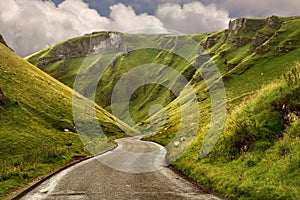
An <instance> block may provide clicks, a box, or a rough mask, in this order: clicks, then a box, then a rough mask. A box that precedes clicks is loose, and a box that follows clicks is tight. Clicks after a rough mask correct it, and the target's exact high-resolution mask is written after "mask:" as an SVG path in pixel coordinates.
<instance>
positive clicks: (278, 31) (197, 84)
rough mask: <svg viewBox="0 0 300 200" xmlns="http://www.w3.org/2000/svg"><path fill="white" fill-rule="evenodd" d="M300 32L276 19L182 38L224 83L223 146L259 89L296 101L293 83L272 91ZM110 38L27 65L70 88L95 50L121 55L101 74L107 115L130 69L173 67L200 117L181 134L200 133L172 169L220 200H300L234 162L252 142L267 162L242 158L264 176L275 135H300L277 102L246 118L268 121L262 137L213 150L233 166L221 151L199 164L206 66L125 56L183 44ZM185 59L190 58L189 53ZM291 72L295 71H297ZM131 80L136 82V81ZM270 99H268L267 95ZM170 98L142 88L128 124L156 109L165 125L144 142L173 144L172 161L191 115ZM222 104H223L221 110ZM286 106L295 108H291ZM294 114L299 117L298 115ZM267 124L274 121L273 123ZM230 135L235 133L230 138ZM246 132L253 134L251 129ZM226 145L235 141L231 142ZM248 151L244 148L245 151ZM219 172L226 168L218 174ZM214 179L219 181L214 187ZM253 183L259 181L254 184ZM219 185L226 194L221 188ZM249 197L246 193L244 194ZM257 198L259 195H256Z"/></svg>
mask: <svg viewBox="0 0 300 200" xmlns="http://www.w3.org/2000/svg"><path fill="white" fill-rule="evenodd" d="M299 28H300V17H289V18H280V17H276V16H272V17H269V18H267V19H244V18H243V19H237V20H234V21H232V22H231V23H230V25H229V29H228V30H224V31H219V32H215V33H209V34H195V35H190V36H186V37H187V38H192V39H193V40H195V41H197V42H198V44H199V46H200V45H202V46H203V47H204V48H205V49H206V50H207V52H208V53H209V54H210V56H211V60H213V61H214V62H215V64H216V67H217V68H218V69H219V71H220V73H221V75H222V80H223V81H224V85H225V89H226V95H227V102H226V103H227V113H226V114H227V115H229V117H228V119H227V121H226V123H225V126H226V129H225V131H223V132H222V135H221V138H222V137H225V136H224V135H227V132H229V130H230V134H232V135H235V134H236V133H235V132H234V130H235V129H236V127H230V124H232V123H233V121H234V120H236V119H239V116H240V115H239V116H236V117H234V116H235V114H234V113H237V112H238V110H240V109H244V108H245V109H246V108H247V109H248V107H249V108H251V109H252V107H254V106H255V104H254V103H253V104H250V103H249V105H248V103H247V105H245V106H244V107H243V108H240V107H239V105H240V104H243V103H244V102H248V101H249V102H250V101H251V100H252V99H253V98H254V96H253V95H254V94H256V92H257V91H259V90H261V88H264V87H265V85H267V84H270V83H272V84H273V85H277V86H278V85H281V86H278V87H282V88H284V90H287V93H278V90H277V89H274V90H272V92H274V94H278V98H282V99H285V98H288V99H289V98H290V97H289V92H290V93H293V92H294V93H295V94H297V93H296V92H298V89H295V88H297V87H298V85H299V82H297V83H294V86H293V87H294V89H292V88H291V89H290V88H288V87H286V84H285V83H282V82H283V81H282V82H280V83H274V81H275V80H277V79H280V77H282V75H283V74H285V73H286V72H287V71H289V70H290V69H291V67H294V65H292V63H294V62H295V61H297V60H298V59H299V55H300V39H299V38H300V31H299V30H300V29H299ZM111 34H112V33H94V34H91V35H85V36H83V37H78V38H74V39H71V40H68V41H65V42H63V43H60V44H58V45H56V46H54V47H50V48H48V49H45V50H42V51H41V52H38V53H36V54H34V55H32V56H30V57H29V58H27V59H28V61H30V62H31V63H33V64H35V65H37V66H39V68H41V69H42V70H44V71H46V72H48V73H49V74H50V75H52V76H54V77H55V78H57V79H59V80H61V81H62V82H64V83H66V84H68V85H69V86H71V87H72V86H73V83H74V80H75V77H76V75H77V73H78V70H79V68H80V67H82V65H86V66H84V67H85V68H86V69H89V70H90V71H91V72H94V73H95V74H96V72H97V65H96V64H95V63H97V62H99V61H101V56H102V55H101V53H102V52H101V50H103V51H107V50H108V49H109V48H111V47H116V48H119V49H123V53H122V54H121V55H118V56H117V58H115V59H113V62H112V64H111V65H110V67H109V68H108V69H107V70H106V71H105V72H104V73H103V76H102V79H101V80H100V81H99V84H98V85H97V86H98V87H97V93H96V102H97V103H99V104H100V105H101V106H103V107H104V108H105V109H107V110H108V111H111V107H110V106H111V101H110V99H111V95H112V91H113V89H114V88H115V85H116V82H118V80H120V79H121V78H122V77H123V76H124V75H125V74H126V73H127V72H128V71H130V70H131V69H133V68H134V67H137V66H139V65H142V64H146V63H159V64H165V65H168V66H171V67H172V68H174V69H176V70H178V71H179V72H180V73H181V74H182V75H183V76H184V77H185V78H186V79H187V80H188V81H189V83H190V85H191V86H193V88H194V92H195V94H196V95H197V100H198V102H197V103H198V104H199V108H200V110H201V112H200V115H201V116H200V117H201V118H200V122H199V124H196V125H195V124H193V122H192V119H185V120H186V121H185V123H186V124H188V125H190V127H188V128H187V129H186V130H185V131H186V132H187V133H189V132H191V130H190V129H189V128H191V129H192V128H193V127H194V126H197V125H198V126H197V128H199V129H198V132H197V134H196V135H195V137H194V139H195V140H194V143H193V144H192V145H191V146H190V147H189V149H188V150H187V152H186V153H185V154H183V155H182V156H181V157H180V158H179V159H178V160H177V161H176V162H175V164H174V165H175V167H176V168H177V169H180V171H182V172H183V173H185V174H188V175H189V176H191V177H192V178H194V179H196V180H198V181H199V182H201V183H204V184H206V185H208V186H210V187H211V188H212V189H217V190H219V191H220V192H222V193H223V194H224V195H227V196H231V197H233V198H238V197H239V196H241V197H242V198H251V196H254V197H256V198H259V195H262V197H266V198H284V197H292V196H293V195H299V192H298V191H299V185H298V184H299V183H298V182H294V181H292V180H291V179H290V178H287V179H285V182H286V184H290V185H291V189H290V190H288V188H286V187H285V186H284V184H285V183H282V182H279V181H277V183H275V182H274V183H273V182H270V183H269V184H268V182H266V181H264V180H263V178H264V177H266V178H267V177H269V178H271V176H273V175H271V174H268V172H266V171H260V172H261V174H255V173H252V172H253V171H251V170H250V171H247V170H245V171H243V169H244V167H245V164H244V163H243V162H244V161H241V160H239V159H240V158H243V156H239V153H237V152H239V151H240V149H239V148H242V147H244V146H243V145H244V144H243V141H244V140H246V141H247V140H249V141H252V142H253V143H254V144H253V145H252V147H253V148H254V149H256V150H257V149H259V148H260V147H259V146H260V145H261V149H263V150H264V152H267V151H270V154H267V153H264V152H259V151H256V150H255V151H250V152H249V153H248V152H245V159H246V160H247V159H250V158H251V156H253V155H255V156H254V157H253V158H254V160H255V159H257V158H258V157H261V160H264V161H265V162H261V164H260V165H259V167H260V168H253V170H254V171H255V170H258V171H259V170H260V169H264V168H267V167H266V166H268V163H270V162H272V159H273V157H272V156H274V152H275V151H276V150H274V151H273V148H277V147H276V145H279V144H280V143H281V138H280V137H278V135H277V134H279V133H280V134H279V136H280V135H285V134H286V135H289V131H291V132H292V133H297V132H299V126H298V125H297V124H298V122H293V123H291V124H287V123H286V121H285V117H286V116H285V114H284V113H280V112H279V111H278V112H279V113H278V112H277V110H276V109H278V108H279V107H280V106H283V105H281V104H280V103H279V104H278V107H276V106H275V107H274V105H273V104H274V102H276V101H277V99H276V98H275V99H274V98H273V97H274V96H271V97H270V99H269V100H266V101H265V100H263V99H260V98H262V97H260V98H258V97H257V98H258V99H256V100H255V102H256V103H258V104H262V105H261V106H262V107H259V105H258V107H257V108H255V111H251V112H252V113H251V112H250V114H249V115H251V116H252V115H253V116H252V117H251V120H254V121H259V120H262V119H270V121H268V120H266V121H267V122H266V121H263V122H260V121H259V123H260V124H261V126H262V127H259V128H260V129H257V130H256V131H258V130H259V131H258V132H255V136H253V135H250V136H249V135H246V136H245V138H246V139H245V138H243V137H242V138H241V140H237V141H236V144H237V146H234V144H235V143H234V142H235V141H232V140H233V139H228V140H229V141H227V142H228V143H229V144H228V145H229V146H226V145H224V144H223V143H222V142H221V143H220V142H219V143H220V144H219V143H218V144H217V146H216V149H220V148H221V147H224V148H228V149H229V150H231V151H234V152H235V153H234V152H229V154H231V153H232V155H233V156H232V155H231V156H229V157H230V159H232V161H228V160H226V159H229V158H227V156H228V155H225V153H226V152H227V151H224V150H223V149H222V152H224V154H219V155H216V153H215V152H213V153H212V154H211V155H210V156H214V155H215V157H217V158H219V159H220V160H218V161H216V162H213V161H212V160H210V158H211V157H208V158H207V159H204V160H200V159H198V153H199V149H200V146H201V144H202V142H203V140H204V138H205V135H206V133H207V131H208V130H209V127H210V120H211V117H212V105H211V101H212V99H211V96H210V94H209V92H210V91H209V87H210V85H206V83H205V82H204V81H203V77H201V70H203V68H204V69H205V67H206V64H207V63H204V64H203V65H202V68H200V70H198V71H196V70H195V68H194V67H193V66H192V65H191V63H190V62H187V61H185V60H184V59H182V58H180V57H179V56H177V55H174V54H173V53H170V52H168V51H162V50H161V49H159V48H156V49H155V48H154V49H153V48H146V49H139V50H135V51H130V50H131V49H130V47H132V46H136V45H137V43H138V41H140V40H143V42H144V43H145V44H146V45H145V46H147V44H149V43H151V40H154V41H156V42H158V43H159V44H160V47H162V48H163V47H168V46H169V47H174V49H175V50H176V49H182V48H183V47H182V46H180V45H179V44H178V43H177V42H178V41H181V40H183V37H180V36H176V35H156V36H153V35H148V36H145V35H128V34H120V33H114V34H113V35H114V37H111ZM115 34H116V35H118V36H116V35H115ZM116 37H117V38H118V37H120V38H125V41H126V42H127V43H125V44H124V43H122V42H121V41H122V39H120V40H117V41H114V42H111V41H112V39H115V38H116ZM177 39H178V40H177ZM107 40H108V41H110V42H108V43H107V42H105V43H101V41H102V42H103V41H107ZM97 42H98V44H99V43H100V44H101V45H100V47H101V48H102V49H101V48H100V50H99V52H98V51H95V49H97V48H94V47H98V46H97V45H95V44H97ZM104 44H105V45H104ZM113 44H114V45H115V46H114V45H113ZM137 46H138V45H137ZM91 47H92V48H91ZM199 48H200V47H199ZM186 51H187V52H188V51H189V50H186ZM90 53H92V54H93V56H91V57H89V59H88V61H86V57H85V56H86V55H87V54H90ZM202 56H203V55H199V56H198V58H197V59H199V60H201V58H202ZM83 63H84V64H83ZM296 65H297V66H298V64H296ZM296 70H299V68H298V67H297V68H296ZM141 74H142V73H141ZM135 78H136V79H138V76H137V77H135ZM133 79H134V78H133ZM177 80H178V79H177V77H175V78H174V82H176V81H177ZM173 86H174V85H173ZM270 87H271V86H270ZM145 88H146V89H145ZM80 89H82V88H80ZM264 91H266V90H264ZM272 92H270V93H269V94H272ZM281 92H282V91H281ZM83 94H84V95H85V96H87V97H89V98H91V97H92V95H91V94H90V93H83ZM175 96H176V95H174V94H173V93H172V92H170V90H168V89H167V88H165V87H162V86H159V85H157V84H148V85H147V86H146V87H145V86H143V87H140V88H138V89H137V90H136V91H135V93H134V95H132V98H131V102H130V105H129V106H130V111H131V115H132V118H133V119H134V121H135V122H136V123H139V124H150V120H151V119H149V118H148V117H149V115H148V113H149V111H151V109H150V108H151V106H153V105H155V104H162V105H163V106H164V107H165V109H164V110H165V113H164V114H165V115H166V116H167V117H166V119H167V121H166V122H162V121H161V120H160V119H161V118H160V117H158V120H157V121H154V123H152V125H155V124H161V123H163V125H164V128H162V129H157V130H151V129H149V131H153V132H155V133H158V134H156V135H155V136H154V137H152V138H150V139H151V140H154V141H157V142H159V143H161V144H164V145H168V144H171V145H169V146H168V147H169V149H170V153H171V156H172V154H173V153H174V155H176V153H178V151H179V150H180V149H181V148H177V147H176V146H175V145H172V142H174V141H175V140H178V139H180V137H179V138H178V135H177V136H176V133H177V131H178V129H179V128H180V125H181V124H180V118H181V114H182V111H181V108H187V109H189V106H190V104H189V103H190V101H187V102H184V104H182V105H179V100H178V99H175V98H176V97H175ZM189 96H190V94H182V95H181V98H182V99H189ZM259 99H260V100H259ZM293 101H296V102H297V101H298V102H299V96H297V95H296V96H294V97H293ZM220 102H221V101H220ZM221 103H222V104H223V103H224V102H221ZM289 103H291V102H289ZM292 104H293V105H294V103H293V102H292ZM295 105H296V104H295ZM264 106H265V107H264ZM272 106H273V107H272ZM296 108H297V109H298V107H296ZM268 109H269V110H268ZM297 109H296V111H297V112H295V113H296V116H299V113H298V110H297ZM260 110H263V111H264V110H266V111H265V112H264V113H260ZM189 111H190V112H191V113H192V112H193V110H189ZM241 112H242V111H241ZM257 112H258V113H259V116H256V113H257ZM246 114H247V113H245V112H242V114H241V115H242V116H243V118H241V120H242V122H240V123H241V124H243V120H245V121H246V122H247V123H248V121H247V120H248V119H247V116H245V115H246ZM191 117H192V115H191ZM273 118H274V120H275V121H273ZM162 119H165V118H162ZM251 120H250V121H251ZM152 122H153V121H152ZM269 123H270V124H269ZM273 123H274V124H273ZM238 125H239V123H237V124H236V126H238ZM273 126H274V127H273ZM245 127H248V125H247V124H246V125H245ZM245 127H242V128H241V129H242V130H237V131H238V132H239V133H240V132H242V133H244V132H245V131H247V130H244V129H247V128H245ZM231 128H232V129H233V130H231ZM249 128H250V129H251V126H250V127H249ZM260 130H263V131H265V132H264V134H265V135H266V136H265V137H266V138H264V137H263V138H260V137H259V136H258V135H259V133H260ZM274 131H275V132H274ZM273 132H274V133H276V134H274V133H273ZM228 134H229V133H228ZM175 137H176V138H175ZM248 137H249V138H248ZM228 138H230V136H228ZM231 138H236V136H234V137H231ZM251 138H255V139H251ZM286 138H287V139H286ZM286 138H285V137H283V140H284V142H288V141H289V139H288V138H289V136H287V137H286ZM283 140H282V141H283ZM184 144H185V142H182V143H180V145H179V147H181V146H184ZM230 145H233V146H230ZM239 145H242V146H239ZM256 145H257V147H256ZM264 145H265V146H264ZM297 145H298V143H295V146H293V147H292V150H291V151H290V152H291V153H290V154H291V157H292V158H291V159H293V162H295V163H296V165H297V162H298V161H297V160H296V159H295V157H297V156H298V154H299V151H298V150H297ZM298 146H299V145H298ZM244 148H246V147H244ZM247 148H249V146H248V145H247ZM227 153H228V152H227ZM248 156H249V157H248ZM256 156H257V157H256ZM276 156H277V155H276ZM274 159H275V158H274ZM276 159H278V160H281V161H280V162H282V163H284V162H285V160H284V159H283V158H282V157H280V155H279V156H277V157H276ZM249 162H252V161H249ZM227 163H229V164H227ZM235 163H237V164H238V165H239V166H238V167H234V164H235ZM282 163H281V164H282ZM206 164H207V165H206ZM281 164H278V165H277V166H275V167H274V171H273V172H274V173H275V171H278V174H279V175H282V174H284V173H285V172H284V171H282V170H281V169H280V166H281ZM223 165H224V167H223V168H222V166H223ZM257 166H258V165H257ZM214 170H216V171H214ZM236 171H238V172H240V171H241V173H240V174H238V176H235V175H236V174H237V173H236ZM225 172H226V173H228V176H226V173H225ZM273 172H271V173H273ZM291 174H294V175H296V174H297V171H295V170H294V171H293V170H291ZM219 175H220V177H219V179H218V176H219ZM240 175H241V176H242V177H244V178H241V180H242V181H240V182H242V186H239V181H237V182H236V185H235V182H234V181H235V179H233V181H231V182H230V183H228V182H227V181H226V179H230V178H228V177H233V178H236V177H238V179H240V178H239V177H240ZM279 175H278V176H276V177H275V176H274V179H275V180H279V179H280V178H279ZM212 177H213V178H212ZM256 178H257V180H255V179H256ZM230 180H231V179H230ZM212 181H213V182H212ZM243 181H244V182H243ZM247 181H249V182H250V183H251V184H254V185H250V186H251V187H250V189H249V188H247V187H248V185H247ZM223 182H224V186H222V183H223ZM245 185H246V186H245ZM264 185H265V186H266V187H265V188H264V187H263V186H264ZM244 186H245V187H244ZM268 187H269V188H268ZM273 187H277V189H274V188H273ZM270 188H273V189H270ZM283 188H284V189H286V191H285V192H283V190H284V189H283ZM247 189H249V190H250V192H249V190H247ZM256 191H257V192H258V193H257V194H254V193H255V192H256ZM263 191H265V192H263ZM278 193H280V194H278ZM256 195H257V196H256ZM278 195H279V196H278Z"/></svg>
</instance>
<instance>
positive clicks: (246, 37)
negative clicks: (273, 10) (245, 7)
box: [225, 16, 282, 48]
mask: <svg viewBox="0 0 300 200" xmlns="http://www.w3.org/2000/svg"><path fill="white" fill-rule="evenodd" d="M281 25H282V22H281V19H280V18H279V17H277V16H272V17H268V18H267V19H265V20H263V19H246V18H240V19H236V20H233V21H230V22H229V29H228V32H227V34H226V35H225V40H226V41H227V42H228V43H230V44H232V45H234V46H244V45H245V44H248V43H250V42H251V41H252V46H253V47H254V48H256V47H258V46H260V45H262V44H263V43H265V42H266V41H267V40H269V39H270V38H271V37H272V35H273V34H274V33H275V31H276V30H278V29H280V27H281ZM266 26H268V27H269V28H271V30H272V29H273V31H269V32H267V33H264V32H260V31H259V30H260V29H262V28H264V27H266ZM255 32H256V34H255ZM245 33H246V34H245ZM249 33H250V34H249ZM251 33H253V34H255V35H253V36H252V38H251Z"/></svg>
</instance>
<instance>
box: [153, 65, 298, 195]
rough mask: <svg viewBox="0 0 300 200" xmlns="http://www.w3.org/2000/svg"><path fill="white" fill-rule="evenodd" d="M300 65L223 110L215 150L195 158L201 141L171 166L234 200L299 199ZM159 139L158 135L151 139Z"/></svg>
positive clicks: (198, 139)
mask: <svg viewBox="0 0 300 200" xmlns="http://www.w3.org/2000/svg"><path fill="white" fill-rule="evenodd" d="M299 99H300V63H298V62H297V63H293V64H292V70H291V71H290V72H288V73H286V75H285V76H283V77H281V78H280V79H279V80H277V81H274V82H272V83H271V84H268V85H266V86H264V87H263V88H262V89H261V90H259V91H258V92H255V93H254V94H253V95H251V97H250V98H249V99H248V100H246V101H245V102H243V103H242V104H241V105H239V106H236V107H235V109H234V111H232V112H231V113H229V114H228V116H227V120H226V123H225V128H224V131H223V133H222V135H221V138H220V139H219V141H218V143H217V145H216V146H215V148H214V150H213V151H212V152H211V153H210V154H209V156H207V157H206V158H204V159H199V158H198V153H199V149H200V147H201V144H202V142H203V138H202V135H201V134H199V135H198V136H197V139H196V140H194V143H193V145H192V146H191V147H190V148H189V150H188V151H187V152H185V153H184V154H183V155H182V156H181V157H180V159H178V160H177V161H176V162H175V163H173V165H174V166H175V167H176V168H177V169H179V170H180V171H181V172H183V173H184V174H187V175H188V176H190V177H191V178H193V179H195V180H197V181H198V182H200V183H202V184H204V185H206V186H208V187H209V188H211V189H213V190H217V191H219V192H221V193H222V194H223V195H225V196H226V197H230V198H233V199H299V198H300V181H299V180H300V179H299V178H300V177H299V175H300V148H299V147H300V119H299V114H300V101H299ZM156 139H157V141H160V138H156Z"/></svg>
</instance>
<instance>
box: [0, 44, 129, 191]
mask: <svg viewBox="0 0 300 200" xmlns="http://www.w3.org/2000/svg"><path fill="white" fill-rule="evenodd" d="M77 103H78V104H80V106H82V105H90V106H94V105H93V104H91V103H89V101H88V100H86V99H85V98H83V97H81V101H78V102H77ZM81 104H82V105H81ZM73 106H78V105H73ZM96 113H97V117H98V121H99V124H100V125H101V127H102V130H103V131H104V133H105V134H106V135H107V136H108V137H109V138H108V139H106V138H105V137H102V140H101V139H99V138H98V139H99V140H98V141H97V142H98V144H100V145H102V146H100V147H102V148H100V149H96V150H95V151H97V152H101V151H103V150H106V149H107V148H111V147H113V146H114V144H113V143H112V142H110V139H113V138H115V137H123V136H124V135H126V134H125V133H123V131H122V130H120V128H119V127H118V126H117V124H116V122H115V121H114V120H113V119H114V117H112V116H111V114H109V113H108V112H107V111H105V110H104V109H102V108H100V107H99V106H96ZM81 117H82V120H84V119H85V117H86V120H89V117H88V116H84V115H82V116H81ZM121 126H122V127H123V130H126V129H128V132H129V131H131V128H129V127H127V126H126V125H124V124H122V125H121ZM65 129H68V130H65ZM85 131H86V130H82V132H83V133H84V132H85ZM95 133H96V132H95ZM83 136H84V135H83ZM83 139H84V137H83ZM0 145H1V149H0V166H1V167H0V196H2V195H4V194H6V193H8V192H10V191H12V190H13V189H15V188H17V187H20V186H24V185H26V184H28V183H29V182H32V181H33V180H36V179H37V178H38V177H41V176H44V175H46V174H48V173H50V172H51V171H53V170H54V169H57V168H58V167H60V166H62V165H65V164H66V163H68V162H70V161H71V160H74V159H76V158H78V157H82V156H86V155H88V154H89V152H88V151H87V150H86V146H84V145H83V144H82V142H81V140H80V137H79V134H78V133H77V131H76V129H75V127H74V122H73V116H72V90H71V89H70V88H68V87H66V86H65V85H63V84H62V83H60V82H58V81H57V80H55V79H53V78H52V77H51V76H49V75H47V74H46V73H44V72H42V71H41V70H40V69H38V68H36V67H35V66H33V65H31V64H30V63H28V62H27V61H25V60H23V59H22V58H20V57H18V56H16V55H15V54H14V53H13V52H12V51H11V50H9V48H7V47H5V46H4V45H2V44H0ZM86 145H87V143H86Z"/></svg>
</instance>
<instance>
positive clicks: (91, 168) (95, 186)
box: [22, 138, 219, 200]
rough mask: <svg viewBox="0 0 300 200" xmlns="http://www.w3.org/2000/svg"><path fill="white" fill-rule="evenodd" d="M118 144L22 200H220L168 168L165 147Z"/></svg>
mask: <svg viewBox="0 0 300 200" xmlns="http://www.w3.org/2000/svg"><path fill="white" fill-rule="evenodd" d="M116 141H117V142H118V147H117V148H116V149H114V150H112V151H110V152H107V153H105V154H102V155H100V156H97V157H94V158H92V159H89V160H86V161H83V162H81V163H79V164H77V165H74V166H72V167H70V168H68V169H66V170H64V171H62V172H60V173H58V174H56V175H55V176H53V177H52V178H50V179H48V180H47V181H45V182H43V183H42V184H41V185H39V186H38V187H37V188H35V189H34V190H32V191H31V192H29V193H28V194H27V195H26V196H24V197H23V198H22V199H27V200H28V199H32V200H40V199H50V200H52V199H59V200H60V199H66V200H68V199H72V200H77V199H82V200H85V199H90V200H94V199H95V200H96V199H97V200H98V199H99V200H106V199H107V200H110V199H113V200H118V199H124V200H125V199H126V200H127V199H145V200H147V199H170V200H171V199H172V200H174V199H203V200H208V199H219V198H217V197H215V196H212V195H210V194H204V193H203V192H202V191H200V190H199V189H198V188H197V187H196V186H194V185H193V184H191V183H189V182H188V181H186V180H184V179H182V178H181V177H179V176H178V175H176V174H175V173H174V172H172V171H171V170H170V169H168V168H166V165H167V164H166V162H165V156H166V150H165V148H163V147H162V146H160V145H157V144H155V143H151V142H144V141H140V140H139V138H123V139H119V140H116Z"/></svg>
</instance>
